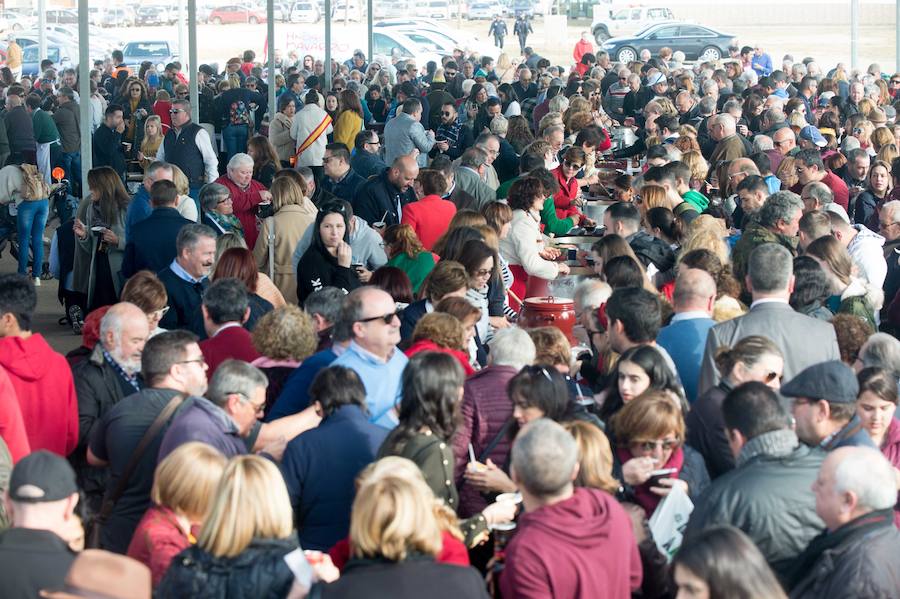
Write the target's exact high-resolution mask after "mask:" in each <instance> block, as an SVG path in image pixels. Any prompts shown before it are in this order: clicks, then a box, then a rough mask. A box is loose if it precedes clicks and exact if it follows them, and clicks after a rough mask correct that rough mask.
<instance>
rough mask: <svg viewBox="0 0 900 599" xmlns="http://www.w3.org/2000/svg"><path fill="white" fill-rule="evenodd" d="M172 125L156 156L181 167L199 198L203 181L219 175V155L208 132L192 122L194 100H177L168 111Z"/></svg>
mask: <svg viewBox="0 0 900 599" xmlns="http://www.w3.org/2000/svg"><path fill="white" fill-rule="evenodd" d="M169 114H170V115H172V128H171V129H169V131H168V132H167V133H166V136H165V137H164V138H163V142H162V143H161V144H160V145H159V150H158V151H157V153H156V159H157V160H159V161H160V162H169V163H171V164H174V165H175V166H177V167H178V168H180V169H181V170H182V172H183V173H184V174H185V176H186V177H187V178H188V183H189V185H190V194H189V195H190V196H191V197H192V198H194V199H196V198H197V197H199V195H200V188H201V187H203V184H204V183H212V182H213V181H215V180H216V179H217V178H218V177H219V157H218V155H217V154H216V152H215V150H213V146H212V141H211V140H210V138H209V133H207V132H206V130H205V129H204V128H203V127H201V126H200V125H198V124H196V123H194V122H192V121H191V103H190V102H189V101H188V100H175V101H174V102H172V108H171V109H170V110H169Z"/></svg>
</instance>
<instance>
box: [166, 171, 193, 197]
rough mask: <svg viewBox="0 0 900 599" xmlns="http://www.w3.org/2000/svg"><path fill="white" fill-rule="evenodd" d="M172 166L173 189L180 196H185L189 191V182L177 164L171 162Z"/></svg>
mask: <svg viewBox="0 0 900 599" xmlns="http://www.w3.org/2000/svg"><path fill="white" fill-rule="evenodd" d="M170 166H171V167H172V183H174V184H175V190H176V191H177V192H178V195H180V196H186V195H187V194H188V193H190V191H191V184H190V182H189V181H188V178H187V176H185V174H184V171H183V170H181V169H180V168H178V166H176V165H174V164H171V165H170Z"/></svg>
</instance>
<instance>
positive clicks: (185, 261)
mask: <svg viewBox="0 0 900 599" xmlns="http://www.w3.org/2000/svg"><path fill="white" fill-rule="evenodd" d="M175 252H176V256H175V259H174V260H172V262H171V264H169V265H168V266H167V267H166V268H164V269H162V270H161V271H160V272H159V275H158V276H159V280H160V281H162V283H163V285H165V286H166V294H167V295H168V296H169V302H168V305H169V311H168V312H166V314H165V315H164V316H163V317H162V320H160V322H159V326H161V327H162V328H164V329H170V330H171V329H187V330H189V331H192V332H193V333H194V334H195V335H198V336H200V337H201V338H203V337H206V330H205V328H204V326H203V315H202V313H201V311H200V305H201V303H202V298H203V292H204V291H205V290H206V288H207V287H208V286H209V279H208V277H209V275H210V272H211V271H212V267H213V263H214V261H215V257H216V234H215V232H214V231H213V230H212V229H211V228H209V227H207V226H206V225H198V224H195V223H191V224H189V225H185V226H184V227H182V228H181V230H180V231H179V232H178V238H177V239H176V240H175Z"/></svg>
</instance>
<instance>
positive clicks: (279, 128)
mask: <svg viewBox="0 0 900 599" xmlns="http://www.w3.org/2000/svg"><path fill="white" fill-rule="evenodd" d="M295 114H297V106H296V104H294V98H293V96H292V95H289V94H283V95H281V96H279V97H278V112H276V113H275V118H274V119H272V120H271V121H270V122H269V141H270V142H272V145H273V146H275V153H276V154H277V155H278V160H279V161H280V162H281V167H282V168H290V167H291V158H292V157H293V156H294V154H295V153H296V151H297V140H296V139H294V138H293V137H291V124H292V123H293V118H294V115H295Z"/></svg>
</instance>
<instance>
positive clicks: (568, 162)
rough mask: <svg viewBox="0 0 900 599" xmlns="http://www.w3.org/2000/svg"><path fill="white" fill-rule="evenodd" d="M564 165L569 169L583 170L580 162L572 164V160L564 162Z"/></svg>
mask: <svg viewBox="0 0 900 599" xmlns="http://www.w3.org/2000/svg"><path fill="white" fill-rule="evenodd" d="M563 164H564V165H566V166H567V167H568V168H581V167H582V166H583V165H582V164H579V163H578V162H572V161H571V160H563Z"/></svg>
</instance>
